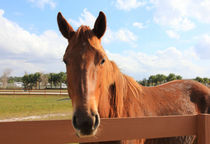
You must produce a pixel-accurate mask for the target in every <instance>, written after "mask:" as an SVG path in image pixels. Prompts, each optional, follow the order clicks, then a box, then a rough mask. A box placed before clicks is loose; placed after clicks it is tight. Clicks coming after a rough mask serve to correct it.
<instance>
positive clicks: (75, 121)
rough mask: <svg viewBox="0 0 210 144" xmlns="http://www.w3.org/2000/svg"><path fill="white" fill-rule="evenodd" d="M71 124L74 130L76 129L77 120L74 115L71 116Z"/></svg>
mask: <svg viewBox="0 0 210 144" xmlns="http://www.w3.org/2000/svg"><path fill="white" fill-rule="evenodd" d="M72 123H73V126H74V128H75V129H78V124H77V118H76V116H75V115H74V116H73V120H72Z"/></svg>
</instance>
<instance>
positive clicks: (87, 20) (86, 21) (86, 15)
mask: <svg viewBox="0 0 210 144" xmlns="http://www.w3.org/2000/svg"><path fill="white" fill-rule="evenodd" d="M95 20H96V17H95V16H94V15H93V14H92V13H90V12H89V11H88V10H87V9H86V8H85V9H84V10H83V13H82V14H81V17H79V20H73V19H70V20H69V21H70V23H71V24H73V25H74V26H75V27H80V26H81V25H87V26H90V28H93V26H94V23H95Z"/></svg>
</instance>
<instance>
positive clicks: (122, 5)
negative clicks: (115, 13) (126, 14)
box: [115, 0, 146, 11]
mask: <svg viewBox="0 0 210 144" xmlns="http://www.w3.org/2000/svg"><path fill="white" fill-rule="evenodd" d="M145 4H146V2H145V1H138V0H117V1H116V3H115V6H116V7H117V8H118V9H120V10H126V11H129V10H131V9H136V8H138V7H140V6H144V5H145Z"/></svg>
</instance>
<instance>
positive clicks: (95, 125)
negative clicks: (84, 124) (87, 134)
mask: <svg viewBox="0 0 210 144" xmlns="http://www.w3.org/2000/svg"><path fill="white" fill-rule="evenodd" d="M98 125H99V116H98V114H96V115H95V124H94V129H96V128H97V127H98Z"/></svg>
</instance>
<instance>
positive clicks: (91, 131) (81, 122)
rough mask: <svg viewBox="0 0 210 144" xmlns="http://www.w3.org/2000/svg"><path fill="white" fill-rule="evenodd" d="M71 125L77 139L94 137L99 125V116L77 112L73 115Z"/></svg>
mask: <svg viewBox="0 0 210 144" xmlns="http://www.w3.org/2000/svg"><path fill="white" fill-rule="evenodd" d="M72 123H73V126H74V128H75V129H76V132H77V135H78V136H79V137H82V136H91V135H95V133H96V130H97V128H98V126H99V123H100V118H99V114H98V113H93V112H91V113H90V114H89V113H88V112H86V111H82V110H77V111H76V112H75V113H74V115H73V119H72Z"/></svg>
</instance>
